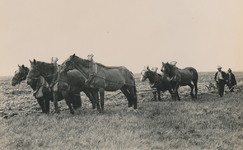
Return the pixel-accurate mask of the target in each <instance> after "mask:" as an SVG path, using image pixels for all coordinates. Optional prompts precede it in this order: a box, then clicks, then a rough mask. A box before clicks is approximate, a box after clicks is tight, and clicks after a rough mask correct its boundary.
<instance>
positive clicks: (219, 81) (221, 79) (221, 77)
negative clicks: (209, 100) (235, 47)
mask: <svg viewBox="0 0 243 150" xmlns="http://www.w3.org/2000/svg"><path fill="white" fill-rule="evenodd" d="M217 69H218V71H217V72H216V73H215V77H214V80H215V81H216V85H217V87H218V91H219V96H220V97H222V96H223V95H224V85H225V83H227V75H226V73H225V72H224V71H222V70H221V69H222V67H221V66H220V65H218V67H217Z"/></svg>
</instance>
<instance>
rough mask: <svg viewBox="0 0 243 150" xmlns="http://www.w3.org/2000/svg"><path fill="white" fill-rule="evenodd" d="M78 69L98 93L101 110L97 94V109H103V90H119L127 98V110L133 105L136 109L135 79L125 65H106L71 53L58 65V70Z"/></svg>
mask: <svg viewBox="0 0 243 150" xmlns="http://www.w3.org/2000/svg"><path fill="white" fill-rule="evenodd" d="M72 69H78V70H79V71H80V72H81V73H82V74H83V75H84V76H85V78H86V84H87V85H88V86H90V87H91V88H94V89H95V90H96V91H97V92H99V94H100V101H101V110H100V106H99V96H98V94H96V96H95V99H96V103H97V109H98V110H99V111H100V112H103V110H104V91H116V90H119V89H120V90H121V91H122V92H123V94H124V95H125V96H126V98H127V100H128V107H129V109H128V110H129V111H130V109H131V108H132V106H134V111H137V90H136V86H135V79H134V77H133V74H132V72H131V71H129V70H128V69H127V68H126V67H123V66H121V67H106V66H104V65H102V64H100V63H94V62H93V61H90V60H85V59H82V58H79V57H78V56H75V54H74V55H71V56H70V57H69V58H68V59H67V60H66V61H64V62H63V64H62V65H61V67H60V72H66V71H68V70H72Z"/></svg>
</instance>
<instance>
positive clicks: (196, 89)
mask: <svg viewBox="0 0 243 150" xmlns="http://www.w3.org/2000/svg"><path fill="white" fill-rule="evenodd" d="M193 84H194V87H195V99H197V91H198V88H197V80H195V81H193Z"/></svg>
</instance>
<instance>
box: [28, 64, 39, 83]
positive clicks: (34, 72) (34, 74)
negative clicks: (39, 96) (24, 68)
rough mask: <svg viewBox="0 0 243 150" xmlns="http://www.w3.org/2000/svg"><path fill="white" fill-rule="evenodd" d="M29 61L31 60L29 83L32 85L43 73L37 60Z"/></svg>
mask: <svg viewBox="0 0 243 150" xmlns="http://www.w3.org/2000/svg"><path fill="white" fill-rule="evenodd" d="M29 61H30V71H29V73H28V75H27V84H28V85H32V84H33V82H35V81H36V80H38V79H39V78H40V76H41V73H40V71H39V70H38V67H37V62H36V60H35V59H34V60H33V62H32V61H31V60H29Z"/></svg>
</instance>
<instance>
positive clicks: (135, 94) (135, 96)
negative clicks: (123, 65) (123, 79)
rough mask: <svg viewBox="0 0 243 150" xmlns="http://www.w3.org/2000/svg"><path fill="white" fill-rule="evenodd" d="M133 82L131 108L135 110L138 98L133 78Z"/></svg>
mask: <svg viewBox="0 0 243 150" xmlns="http://www.w3.org/2000/svg"><path fill="white" fill-rule="evenodd" d="M133 80H134V85H133V89H134V97H133V102H134V103H133V107H134V109H137V103H138V98H137V88H136V84H135V78H134V79H133Z"/></svg>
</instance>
